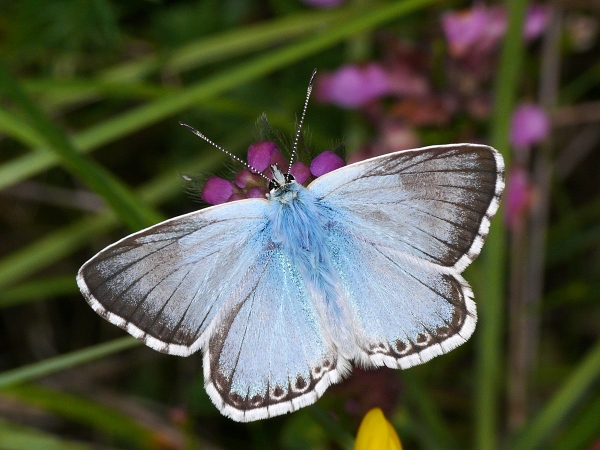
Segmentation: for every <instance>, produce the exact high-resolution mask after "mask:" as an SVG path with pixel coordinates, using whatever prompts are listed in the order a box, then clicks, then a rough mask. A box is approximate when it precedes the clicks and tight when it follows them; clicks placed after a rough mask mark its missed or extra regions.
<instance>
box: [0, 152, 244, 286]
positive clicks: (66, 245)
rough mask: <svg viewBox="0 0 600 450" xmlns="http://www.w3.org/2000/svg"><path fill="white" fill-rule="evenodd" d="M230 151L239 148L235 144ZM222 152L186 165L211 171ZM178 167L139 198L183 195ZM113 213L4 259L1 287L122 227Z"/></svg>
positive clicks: (160, 199)
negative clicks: (119, 226) (96, 237)
mask: <svg viewBox="0 0 600 450" xmlns="http://www.w3.org/2000/svg"><path fill="white" fill-rule="evenodd" d="M230 148H236V146H235V144H233V145H231V146H230ZM224 158H225V157H224V155H223V154H222V153H220V152H211V153H209V154H208V156H202V157H199V158H197V159H196V160H195V161H191V162H189V163H188V164H186V167H185V170H186V171H189V172H207V171H210V170H211V169H213V168H215V167H217V165H218V164H219V163H221V162H222V161H223V160H224ZM177 172H178V171H177V169H176V168H171V169H169V170H168V171H166V172H165V173H164V174H163V175H162V176H160V177H157V178H156V179H155V180H153V181H152V182H150V183H148V184H147V185H145V186H144V187H143V188H142V189H141V190H140V191H139V196H140V198H141V199H142V200H144V201H146V202H148V203H149V204H158V203H161V202H163V201H165V200H166V199H168V198H169V197H171V196H173V195H175V194H176V193H180V192H181V179H180V178H178V177H177V176H176V175H174V174H176V173H177ZM118 223H119V222H118V220H117V218H116V216H115V215H114V214H113V213H112V212H107V213H105V214H101V215H98V216H96V217H93V218H85V219H82V220H79V221H77V222H74V223H72V224H70V225H67V226H66V227H64V228H62V229H60V230H57V231H54V232H52V233H49V234H48V235H47V236H45V237H43V238H41V239H39V240H38V241H36V242H34V243H32V244H29V245H28V246H25V247H23V248H21V249H20V250H17V251H16V252H14V253H12V254H10V255H8V256H5V257H4V258H3V259H2V260H0V288H2V289H3V288H6V286H8V285H10V284H14V283H16V282H18V281H20V280H22V279H24V278H25V277H27V276H28V275H31V274H33V273H35V272H36V271H37V270H39V269H41V268H43V267H47V266H48V265H50V264H52V263H53V262H55V261H58V260H60V259H61V258H63V257H65V256H67V255H69V254H71V253H72V252H74V251H75V250H76V249H78V248H81V246H83V245H84V244H85V243H87V242H89V241H90V240H91V239H93V238H94V237H95V236H99V235H101V234H103V233H105V232H107V231H108V230H110V229H111V228H114V227H115V226H116V225H117V224H118Z"/></svg>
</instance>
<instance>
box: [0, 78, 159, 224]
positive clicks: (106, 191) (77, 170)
mask: <svg viewBox="0 0 600 450" xmlns="http://www.w3.org/2000/svg"><path fill="white" fill-rule="evenodd" d="M0 87H1V88H2V89H3V90H4V93H5V95H7V96H8V97H9V98H12V99H13V100H14V101H15V102H16V103H17V104H18V105H19V106H20V107H21V108H22V109H23V110H24V111H25V113H26V114H27V116H28V117H29V118H30V120H31V124H32V125H33V127H34V128H35V129H36V131H37V132H38V133H39V134H40V136H42V137H43V139H44V141H45V142H46V144H47V145H48V148H49V149H50V150H52V151H54V152H55V153H56V155H57V156H58V158H59V159H60V161H61V163H62V165H63V166H64V167H65V168H66V169H67V170H69V171H70V172H71V173H73V174H74V175H75V176H77V177H79V178H80V179H81V180H82V181H83V182H84V183H86V184H87V185H88V187H89V188H90V189H92V190H93V191H95V192H96V193H97V194H98V195H100V196H101V197H102V198H104V200H106V202H107V203H108V204H109V205H110V206H111V207H112V208H113V210H114V211H115V212H116V213H117V215H118V216H119V217H120V218H121V220H123V222H124V223H126V224H127V225H128V226H129V227H130V228H131V229H132V230H134V231H137V230H139V229H141V228H145V227H148V226H150V225H152V224H154V223H156V222H159V221H160V220H161V219H162V216H161V215H160V214H158V213H157V212H155V211H153V210H152V209H151V208H150V207H148V206H146V205H145V204H144V203H143V202H141V201H140V200H139V199H137V198H136V197H135V196H134V195H133V194H132V193H131V192H130V191H129V189H128V188H127V187H126V186H125V185H124V184H122V183H121V182H120V181H119V180H117V179H116V178H115V177H114V176H113V175H112V174H111V173H110V172H108V171H106V170H105V169H104V168H102V167H101V166H99V165H98V164H96V163H94V162H92V161H91V160H89V159H86V158H85V157H84V156H82V155H81V154H80V153H79V152H78V151H77V150H76V149H75V147H74V146H73V144H72V143H71V141H70V140H69V139H68V138H67V137H66V136H65V135H64V134H63V133H62V132H61V131H60V130H59V129H58V128H57V127H56V126H55V125H54V124H53V123H52V122H51V121H50V120H49V119H48V118H47V117H46V116H45V115H44V113H43V112H42V111H41V110H40V109H39V108H38V107H37V106H36V105H35V104H34V103H33V102H32V101H31V100H30V99H29V98H28V97H27V95H26V94H25V92H24V91H23V90H22V89H21V87H20V85H19V84H18V83H17V82H15V81H14V80H13V79H12V77H11V76H10V75H9V74H8V72H7V71H6V69H4V68H3V67H0Z"/></svg>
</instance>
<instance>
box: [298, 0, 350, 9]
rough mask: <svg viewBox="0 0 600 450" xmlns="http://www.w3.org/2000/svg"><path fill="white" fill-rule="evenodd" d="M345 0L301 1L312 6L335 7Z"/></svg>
mask: <svg viewBox="0 0 600 450" xmlns="http://www.w3.org/2000/svg"><path fill="white" fill-rule="evenodd" d="M345 1H346V0H302V3H304V4H306V5H308V6H312V7H314V8H335V7H336V6H340V5H341V4H343V3H344V2H345Z"/></svg>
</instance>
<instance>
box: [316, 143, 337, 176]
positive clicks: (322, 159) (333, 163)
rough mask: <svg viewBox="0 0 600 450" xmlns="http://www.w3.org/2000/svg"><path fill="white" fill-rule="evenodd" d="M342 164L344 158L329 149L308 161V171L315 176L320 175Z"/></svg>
mask: <svg viewBox="0 0 600 450" xmlns="http://www.w3.org/2000/svg"><path fill="white" fill-rule="evenodd" d="M343 166H344V160H343V159H342V158H341V157H340V156H338V155H336V154H335V153H333V152H331V151H329V150H328V151H325V152H323V153H320V154H318V155H317V157H316V158H315V159H313V160H312V162H311V163H310V172H311V173H312V174H313V175H314V176H315V177H320V176H321V175H325V174H326V173H329V172H332V171H334V170H336V169H339V168H340V167H343Z"/></svg>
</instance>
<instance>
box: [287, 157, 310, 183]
mask: <svg viewBox="0 0 600 450" xmlns="http://www.w3.org/2000/svg"><path fill="white" fill-rule="evenodd" d="M290 173H291V174H292V176H293V177H294V179H295V180H296V182H297V183H300V184H304V182H305V181H306V180H308V178H309V177H310V176H311V173H310V169H309V168H308V166H307V165H306V164H304V163H303V162H301V161H296V162H295V163H293V164H292V168H291V169H290Z"/></svg>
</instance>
